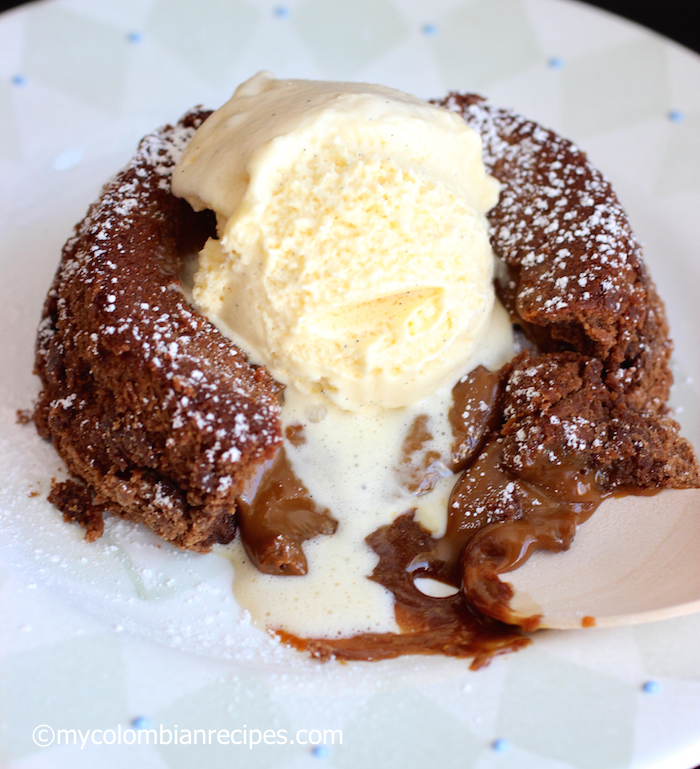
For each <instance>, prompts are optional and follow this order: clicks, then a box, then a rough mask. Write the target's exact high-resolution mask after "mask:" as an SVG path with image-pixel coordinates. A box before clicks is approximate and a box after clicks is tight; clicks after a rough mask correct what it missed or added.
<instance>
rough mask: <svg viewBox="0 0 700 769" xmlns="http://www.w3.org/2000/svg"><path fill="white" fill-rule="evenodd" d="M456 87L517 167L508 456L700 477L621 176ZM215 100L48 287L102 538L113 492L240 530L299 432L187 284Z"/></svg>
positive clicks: (61, 425) (48, 328)
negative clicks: (193, 191)
mask: <svg viewBox="0 0 700 769" xmlns="http://www.w3.org/2000/svg"><path fill="white" fill-rule="evenodd" d="M443 104H444V106H446V107H448V108H449V109H451V110H453V111H457V112H460V113H461V114H462V115H463V116H464V117H465V119H466V120H467V121H468V122H469V123H470V124H471V125H473V126H474V127H475V128H476V129H477V130H478V131H479V132H480V133H481V135H482V137H483V140H484V157H485V162H486V165H487V168H488V170H489V171H490V172H491V173H493V174H494V176H496V177H497V178H498V179H499V181H500V182H501V184H502V193H501V197H500V201H499V203H498V205H497V206H496V207H495V208H494V209H493V210H492V211H491V212H490V214H489V219H490V222H491V240H492V244H493V247H494V250H495V251H496V253H497V254H498V255H499V256H500V257H501V258H502V259H503V260H504V262H505V263H506V264H507V265H508V269H509V275H507V276H503V277H502V279H501V281H500V285H499V292H500V295H501V298H502V300H503V301H504V303H505V305H506V307H507V308H508V310H509V311H510V312H511V315H512V317H513V319H514V321H515V322H517V323H518V324H519V325H520V326H521V327H522V328H523V330H524V332H525V334H526V335H527V336H528V337H529V338H530V340H531V341H532V342H534V343H535V345H536V347H537V350H536V351H535V352H534V353H533V355H534V357H528V356H526V355H525V356H520V357H519V358H517V359H516V360H515V361H514V362H512V363H511V364H509V365H508V367H506V368H505V369H504V371H503V372H501V374H500V375H499V376H500V378H501V380H502V381H503V386H504V388H505V389H504V392H503V396H502V398H501V400H500V402H499V408H501V409H502V411H501V412H500V413H499V414H498V415H495V417H494V418H493V419H491V420H490V421H489V424H488V426H487V427H488V429H489V430H490V431H491V432H490V433H489V435H487V434H486V433H484V435H483V436H482V438H483V440H484V441H485V440H486V439H487V438H488V439H489V440H491V441H494V440H495V441H498V443H499V446H500V449H499V451H500V452H501V453H500V454H499V457H501V459H499V462H500V463H501V466H502V468H503V472H505V473H509V474H511V475H512V476H513V477H516V476H517V477H523V478H525V477H527V476H528V473H530V474H531V473H532V472H534V470H533V468H535V469H538V468H539V469H542V468H546V467H549V468H552V467H554V466H556V464H557V462H559V461H560V460H562V459H567V458H568V459H570V458H571V457H577V458H578V460H580V461H581V462H582V463H584V464H585V465H586V466H587V467H588V468H592V469H593V470H594V471H595V472H596V473H597V481H598V483H599V485H600V487H601V489H602V490H603V491H609V490H613V489H616V488H629V487H634V488H638V489H648V488H659V487H687V486H694V485H698V465H697V461H696V459H695V457H694V454H693V451H692V448H691V447H690V446H689V444H688V443H687V442H686V441H685V440H684V439H682V438H681V437H680V436H679V435H678V426H677V425H676V423H675V422H673V421H672V420H671V419H670V418H668V417H667V415H666V406H665V403H666V400H667V398H668V391H669V387H670V384H671V374H670V371H669V367H668V360H669V356H670V352H671V344H670V342H669V340H668V328H667V324H666V320H665V317H664V312H663V306H662V304H661V302H660V300H659V298H658V296H657V294H656V291H655V289H654V286H653V284H652V282H651V281H650V279H649V277H648V275H647V273H646V270H645V267H644V265H643V263H642V261H641V250H640V247H639V245H638V243H637V242H636V240H635V239H634V237H633V235H632V233H631V231H630V228H629V224H628V222H627V217H626V215H625V213H624V211H623V210H622V208H621V206H620V205H619V203H618V201H617V198H616V197H615V194H614V192H613V191H612V189H611V188H610V185H609V184H608V183H607V182H606V181H605V180H604V179H603V177H602V176H601V174H600V173H599V172H598V171H597V170H596V169H594V168H593V167H592V166H591V165H590V163H589V162H588V161H587V159H586V156H585V154H584V153H582V152H580V151H579V150H578V149H576V147H574V146H573V145H572V144H571V143H570V142H567V141H566V140H563V139H561V138H560V137H558V136H556V135H555V134H554V133H552V132H551V131H547V130H545V129H543V128H541V127H539V126H537V125H536V124H535V123H532V122H530V121H527V120H524V119H523V118H521V117H519V116H517V115H514V114H512V113H510V112H507V111H505V110H499V109H495V108H493V107H490V106H488V105H487V104H485V103H484V102H483V100H481V99H480V98H479V97H475V96H458V95H451V96H450V97H448V98H447V99H446V100H445V101H444V102H443ZM206 114H207V113H196V112H195V113H191V114H189V115H187V116H185V118H183V120H182V121H181V122H180V123H179V124H178V125H177V126H176V127H175V128H170V127H166V128H165V129H162V130H161V131H158V132H156V133H154V134H153V135H151V136H149V137H146V139H144V141H143V142H142V144H141V146H140V148H139V151H138V153H137V154H136V156H135V157H134V159H133V160H132V162H131V164H130V165H129V166H128V167H127V169H126V170H125V171H123V172H122V173H121V174H120V175H119V176H118V177H117V178H116V179H115V180H114V181H113V182H111V183H110V184H109V185H108V186H107V187H106V188H105V190H104V192H103V195H102V197H101V198H100V200H99V201H98V202H97V203H95V204H94V206H93V207H92V208H91V209H90V211H89V212H88V215H87V217H86V218H85V220H84V221H83V222H82V223H81V224H80V225H78V227H77V229H76V233H75V235H74V237H73V238H71V239H70V240H69V241H68V243H67V244H66V246H65V248H64V253H63V259H62V262H61V265H60V268H59V271H58V273H57V275H56V278H55V281H54V284H53V286H52V288H51V291H50V293H49V296H48V299H47V302H46V306H45V311H44V320H43V322H42V324H41V327H40V331H39V339H38V348H37V363H36V368H37V373H38V374H39V375H40V376H41V378H42V382H43V388H44V389H43V391H42V393H41V399H40V401H39V403H38V405H37V408H36V411H35V421H36V424H37V427H38V428H39V431H40V433H41V434H42V435H44V436H46V437H50V438H51V439H52V440H53V442H54V445H55V446H56V448H57V450H58V451H59V453H60V454H61V456H62V457H63V458H64V459H65V461H66V463H67V464H68V468H69V470H70V471H71V472H72V473H73V474H74V475H75V476H77V477H78V478H79V479H81V480H82V482H83V483H84V484H85V487H81V486H78V485H75V484H72V485H71V484H67V485H65V484H64V485H58V486H57V487H56V488H55V489H54V492H53V495H52V500H53V501H55V503H56V504H57V506H58V507H59V508H60V509H61V510H62V511H63V512H64V514H65V515H66V517H67V518H71V519H74V520H77V521H79V522H81V523H82V524H83V525H85V526H86V527H87V528H88V532H89V534H90V536H92V537H94V536H98V535H99V532H100V531H101V527H100V524H101V521H100V518H101V514H102V511H104V510H106V509H109V510H110V511H111V512H114V513H117V514H119V515H123V516H125V517H127V518H130V519H131V520H134V521H140V522H143V523H145V524H146V525H147V526H149V527H150V528H152V529H153V530H154V531H155V532H157V533H158V534H160V535H161V536H163V537H165V538H166V539H168V540H170V541H172V542H174V543H175V544H177V545H179V546H181V547H187V548H192V549H196V550H206V549H207V548H208V547H210V546H211V544H213V543H214V542H228V541H230V540H231V538H232V537H233V535H234V533H235V517H234V516H235V511H236V498H237V496H238V494H239V493H240V491H241V488H242V486H243V484H244V483H245V482H246V480H247V479H248V478H249V477H250V476H251V475H252V473H253V471H254V470H255V469H256V468H257V467H258V465H259V464H260V462H262V461H264V460H266V459H270V458H271V457H272V456H273V455H274V454H275V452H276V451H277V448H278V447H279V445H280V442H281V434H280V423H279V406H278V400H277V399H278V397H279V389H280V388H279V385H277V384H276V383H275V382H274V381H273V380H272V379H271V377H270V376H269V374H268V373H267V372H266V371H265V370H264V369H261V368H255V367H253V366H251V365H250V364H249V363H248V362H247V360H246V358H245V356H244V355H243V354H242V353H241V352H240V350H238V349H237V348H236V347H235V346H234V345H233V344H232V343H231V342H229V341H228V340H226V339H225V338H224V337H223V336H221V335H220V334H219V333H218V332H217V331H216V329H215V328H214V327H213V326H212V325H211V324H210V323H209V322H208V321H207V320H206V319H205V318H203V317H202V316H201V315H200V314H198V313H197V312H196V311H195V310H194V309H193V308H192V307H190V306H189V305H188V304H187V303H186V302H185V300H184V299H183V296H182V293H181V291H180V280H179V277H178V275H179V271H180V269H181V254H182V251H183V249H185V248H186V245H187V244H188V245H189V248H190V249H193V248H195V247H196V246H197V244H198V243H200V244H201V243H202V242H203V239H204V236H205V234H206V229H207V226H208V222H207V220H206V217H205V216H204V217H203V215H195V214H193V213H192V211H191V209H189V207H188V206H187V204H186V203H184V202H183V201H181V200H178V199H176V198H175V197H173V195H172V194H171V192H170V174H171V171H172V168H173V166H174V164H175V162H176V161H177V159H178V157H179V155H180V153H181V152H182V149H183V148H184V146H185V144H186V143H187V141H188V140H189V138H190V137H191V135H192V133H193V132H194V129H195V128H196V126H197V125H198V124H199V123H200V122H201V121H202V120H203V119H205V117H206ZM185 241H187V244H186V243H185ZM485 429H486V428H485ZM482 447H483V443H482ZM462 454H464V452H462ZM473 456H476V454H473ZM507 485H508V484H507V483H506V484H505V485H504V488H506V487H507ZM494 500H495V497H494ZM498 504H500V503H499V502H498V501H497V500H495V501H494V505H495V507H494V510H493V511H492V512H493V514H494V515H495V516H496V517H495V518H494V519H493V520H498V519H499V518H498V515H497V514H498V510H497V509H496V507H498ZM508 504H509V505H510V507H509V510H510V508H512V500H510V501H509V503H508ZM514 515H516V516H517V512H513V510H510V512H509V513H508V515H507V516H506V517H511V518H512V517H513V516H514Z"/></svg>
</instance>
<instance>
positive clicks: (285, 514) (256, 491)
mask: <svg viewBox="0 0 700 769" xmlns="http://www.w3.org/2000/svg"><path fill="white" fill-rule="evenodd" d="M238 526H239V529H240V532H241V540H242V542H243V546H244V548H245V551H246V553H247V554H248V557H249V558H250V559H251V561H252V562H253V563H254V564H255V566H256V567H257V568H258V569H259V570H260V571H262V572H264V573H265V574H276V575H290V576H297V575H302V574H306V572H307V563H306V556H305V555H304V551H303V549H302V546H301V545H302V542H304V541H305V540H307V539H311V538H313V537H316V536H318V535H319V534H324V535H330V534H333V533H335V530H336V529H337V528H338V522H337V521H335V520H334V519H333V518H332V517H331V515H330V513H329V512H328V510H326V509H324V508H321V507H319V506H318V505H317V504H316V503H315V502H314V501H313V499H311V497H310V495H309V492H308V490H307V489H306V487H305V486H304V485H303V484H302V483H301V481H300V480H299V479H298V478H297V477H296V475H295V474H294V471H293V470H292V467H291V465H290V463H289V459H288V458H287V454H286V452H285V450H284V449H283V448H282V449H280V450H279V451H278V452H277V454H276V455H275V457H274V459H272V460H270V461H268V462H266V463H265V464H264V465H263V467H262V468H261V469H260V470H259V471H258V474H257V475H256V477H255V478H254V479H253V481H252V482H251V483H250V484H249V487H248V488H247V489H246V490H245V491H244V493H243V494H242V495H241V496H240V497H239V499H238Z"/></svg>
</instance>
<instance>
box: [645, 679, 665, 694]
mask: <svg viewBox="0 0 700 769" xmlns="http://www.w3.org/2000/svg"><path fill="white" fill-rule="evenodd" d="M642 691H643V692H644V693H645V694H660V693H661V684H660V683H659V682H658V681H645V682H644V684H643V686H642Z"/></svg>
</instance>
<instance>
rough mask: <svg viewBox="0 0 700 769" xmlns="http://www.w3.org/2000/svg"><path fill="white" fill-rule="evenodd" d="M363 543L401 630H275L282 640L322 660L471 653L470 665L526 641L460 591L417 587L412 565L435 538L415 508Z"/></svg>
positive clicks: (433, 545) (433, 543) (481, 661)
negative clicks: (322, 633) (337, 634)
mask: <svg viewBox="0 0 700 769" xmlns="http://www.w3.org/2000/svg"><path fill="white" fill-rule="evenodd" d="M367 542H368V544H369V545H370V547H371V548H372V549H373V550H374V551H375V552H376V553H377V555H378V556H379V563H378V564H377V566H376V567H375V569H374V571H373V572H372V575H371V576H370V579H372V580H374V581H375V582H378V583H379V584H380V585H383V586H384V587H385V588H386V589H387V590H390V591H391V592H392V593H393V594H394V596H395V598H396V606H395V611H396V622H397V624H398V625H399V627H400V628H401V633H362V634H360V635H356V636H352V637H351V638H328V639H326V638H313V639H312V638H299V637H297V636H294V635H292V634H291V633H287V632H285V631H277V634H278V635H279V637H280V639H281V640H282V641H283V642H284V643H287V644H289V645H291V646H293V647H295V648H296V649H298V650H300V651H306V652H309V653H311V654H312V655H313V656H315V657H318V658H319V659H323V660H326V659H331V658H336V659H340V660H381V659H389V658H391V657H398V656H399V655H402V654H443V655H446V656H449V657H473V658H474V661H473V662H472V664H471V667H472V669H474V670H476V669H477V668H479V667H481V666H482V665H484V664H486V663H488V661H489V659H490V658H491V657H493V656H494V655H495V654H502V653H505V652H509V651H515V650H517V649H520V648H522V647H523V646H526V645H527V644H529V643H530V640H529V639H528V638H527V637H526V636H525V635H523V633H522V632H521V631H520V630H519V629H518V628H514V627H509V626H508V625H504V624H503V623H501V622H498V621H497V620H493V619H491V618H490V617H485V616H483V615H482V614H480V613H479V612H477V611H474V610H473V609H472V607H471V606H470V605H469V602H468V601H467V600H466V598H465V596H464V594H463V593H461V592H460V593H457V594H455V595H453V596H449V597H447V598H432V597H430V596H427V595H425V594H424V593H421V591H420V590H418V588H417V587H416V586H415V584H414V582H413V577H414V573H412V571H411V570H410V564H411V563H412V562H413V561H414V560H415V558H416V556H418V555H419V554H420V553H424V552H430V551H432V550H433V549H434V547H435V544H436V540H435V539H433V538H432V537H431V536H430V534H429V533H428V532H427V531H426V530H425V529H424V528H423V527H422V526H421V525H420V524H419V523H417V522H416V521H414V520H413V513H405V514H404V515H401V516H399V517H398V518H397V519H396V520H395V521H394V522H393V523H392V524H390V525H389V526H383V527H382V528H380V529H378V530H377V531H375V532H374V533H373V534H371V535H370V536H369V537H368V538H367Z"/></svg>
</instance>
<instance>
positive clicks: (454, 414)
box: [449, 366, 503, 473]
mask: <svg viewBox="0 0 700 769" xmlns="http://www.w3.org/2000/svg"><path fill="white" fill-rule="evenodd" d="M502 380H503V376H502V373H501V371H489V370H488V369H486V368H484V367H483V366H477V367H476V368H475V369H474V370H473V371H470V372H469V374H467V376H465V377H463V378H462V379H460V381H459V382H457V384H456V385H455V386H454V387H453V389H452V408H451V409H450V413H449V419H450V425H451V427H452V435H453V436H454V443H453V445H452V470H453V471H454V472H456V473H457V472H460V471H462V470H464V469H465V468H467V467H469V466H470V465H471V464H472V462H473V461H474V459H475V457H476V456H477V454H478V453H479V452H480V451H481V449H482V448H483V446H484V444H485V443H486V439H487V438H488V436H489V435H490V433H492V432H493V431H494V430H495V429H496V428H497V427H498V425H499V423H500V419H501V401H502V397H503V392H502V390H503V388H502Z"/></svg>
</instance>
